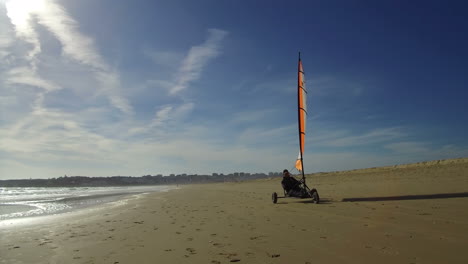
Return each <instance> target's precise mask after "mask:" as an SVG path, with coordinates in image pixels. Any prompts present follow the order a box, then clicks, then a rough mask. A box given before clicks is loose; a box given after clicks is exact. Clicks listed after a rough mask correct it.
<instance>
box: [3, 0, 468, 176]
mask: <svg viewBox="0 0 468 264" xmlns="http://www.w3.org/2000/svg"><path fill="white" fill-rule="evenodd" d="M467 11H468V4H467V3H466V2H465V1H398V0H395V1H393V0H392V1H386V0H384V1H364V0H362V1H358V0H356V1H346V0H343V1H334V0H332V1H296V0H291V1H275V0H265V1H263V0H258V1H232V0H199V1H190V0H184V1H182V0H154V1H149V0H148V1H143V0H133V1H123V0H80V1H73V0H31V1H28V0H0V179H16V178H52V177H60V176H63V175H68V176H72V175H86V176H113V175H129V176H141V175H148V174H150V175H156V174H163V175H168V174H171V173H174V174H180V173H188V174H211V173H213V172H216V173H225V174H227V173H232V172H250V173H255V172H266V173H267V172H276V171H282V170H283V169H284V168H286V169H292V168H293V167H294V164H295V160H296V158H297V155H298V151H299V142H298V131H297V130H298V126H297V63H298V52H299V51H300V52H301V59H302V63H303V67H304V71H305V80H306V87H307V90H308V121H307V135H306V147H305V152H304V169H305V172H306V173H312V172H319V171H336V170H347V169H356V168H366V167H376V166H385V165H394V164H402V163H412V162H419V161H427V160H437V159H448V158H459V157H467V156H468V137H467V136H466V135H467V134H468V133H467V131H468V107H467V105H468V104H467V100H468V99H467V98H468V87H467V84H468V64H467V61H468V49H467V48H466V47H468V34H467V33H468V32H467V31H468V17H467V16H466V12H467Z"/></svg>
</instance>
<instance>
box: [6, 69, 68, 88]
mask: <svg viewBox="0 0 468 264" xmlns="http://www.w3.org/2000/svg"><path fill="white" fill-rule="evenodd" d="M6 84H22V85H29V86H33V87H40V88H43V89H44V90H45V91H47V92H51V91H55V90H59V89H61V87H59V86H58V85H57V84H55V83H53V82H52V81H48V80H44V79H42V78H41V77H39V75H38V74H37V72H35V71H34V70H33V69H31V68H29V67H17V68H13V69H11V70H9V71H8V72H7V74H6Z"/></svg>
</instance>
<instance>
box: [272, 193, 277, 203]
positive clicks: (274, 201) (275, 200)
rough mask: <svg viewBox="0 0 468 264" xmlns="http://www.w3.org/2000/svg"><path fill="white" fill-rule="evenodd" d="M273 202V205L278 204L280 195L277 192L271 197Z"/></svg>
mask: <svg viewBox="0 0 468 264" xmlns="http://www.w3.org/2000/svg"><path fill="white" fill-rule="evenodd" d="M271 200H272V201H273V203H274V204H275V203H276V202H278V194H277V193H276V192H274V193H273V194H272V195H271Z"/></svg>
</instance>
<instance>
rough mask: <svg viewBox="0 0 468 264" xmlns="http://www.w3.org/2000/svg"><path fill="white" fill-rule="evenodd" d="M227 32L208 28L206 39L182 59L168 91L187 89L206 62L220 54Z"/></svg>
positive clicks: (197, 76) (173, 92)
mask: <svg viewBox="0 0 468 264" xmlns="http://www.w3.org/2000/svg"><path fill="white" fill-rule="evenodd" d="M227 34H228V33H227V32H226V31H224V30H220V29H210V30H209V31H208V38H207V39H206V41H205V42H204V43H203V44H201V45H199V46H194V47H192V48H191V49H190V51H189V52H188V54H187V56H186V57H185V58H184V60H183V61H182V65H181V67H180V68H179V71H178V73H177V75H176V80H175V86H174V87H172V88H171V90H170V91H169V93H170V94H177V93H178V92H180V91H182V90H185V89H187V87H188V86H189V84H190V83H191V82H193V81H196V80H198V78H200V75H201V73H202V71H203V69H204V67H205V66H206V64H207V63H208V62H209V61H210V60H211V59H213V58H216V57H217V56H218V55H219V54H220V52H221V46H220V44H221V41H222V40H223V39H224V38H225V37H226V35H227Z"/></svg>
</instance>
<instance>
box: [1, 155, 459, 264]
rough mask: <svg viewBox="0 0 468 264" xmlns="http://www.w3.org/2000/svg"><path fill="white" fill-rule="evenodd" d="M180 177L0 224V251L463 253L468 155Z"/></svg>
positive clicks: (210, 255) (283, 255)
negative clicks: (230, 178) (304, 173)
mask: <svg viewBox="0 0 468 264" xmlns="http://www.w3.org/2000/svg"><path fill="white" fill-rule="evenodd" d="M280 181H281V178H270V179H262V180H255V181H248V182H238V183H217V184H199V185H186V186H179V188H176V189H172V190H169V191H167V192H160V193H151V194H140V195H135V196H133V197H132V198H131V199H128V200H125V201H121V202H113V203H108V204H103V205H99V206H96V207H93V208H88V209H84V210H80V211H77V212H70V213H66V214H62V215H60V216H47V217H48V218H47V220H43V219H42V220H37V221H33V222H32V223H23V224H15V223H12V224H11V225H6V226H3V227H2V228H0V263H113V264H116V263H119V264H121V263H233V262H238V263H303V264H305V263H408V264H409V263H468V252H467V251H466V246H467V245H468V210H467V208H468V158H464V159H456V160H445V161H431V162H425V163H417V164H408V165H399V166H389V167H381V168H371V169H362V170H353V171H344V172H327V173H317V174H312V175H308V177H307V183H308V184H309V186H310V187H313V188H316V189H317V190H318V192H319V194H320V197H321V203H320V204H314V203H311V199H294V198H286V199H279V200H278V203H277V204H273V203H272V201H271V194H272V192H278V193H279V194H282V189H281V185H280Z"/></svg>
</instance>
